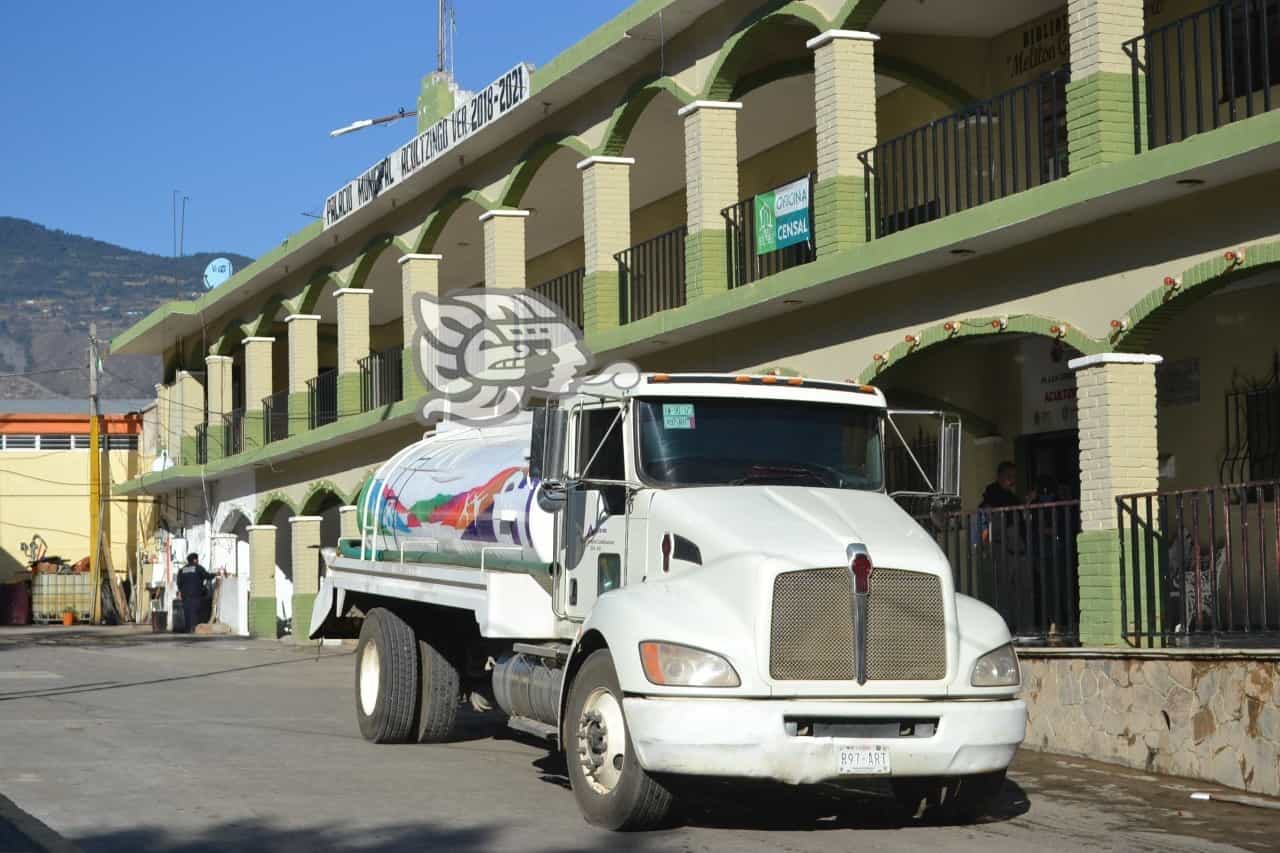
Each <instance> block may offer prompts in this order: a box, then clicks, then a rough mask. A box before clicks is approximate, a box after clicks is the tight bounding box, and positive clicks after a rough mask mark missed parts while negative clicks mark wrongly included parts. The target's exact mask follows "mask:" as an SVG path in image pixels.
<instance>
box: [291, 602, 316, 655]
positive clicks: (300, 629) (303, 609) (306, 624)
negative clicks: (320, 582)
mask: <svg viewBox="0 0 1280 853" xmlns="http://www.w3.org/2000/svg"><path fill="white" fill-rule="evenodd" d="M315 603H316V594H315V593H314V592H295V593H294V594H293V641H294V642H295V643H298V644H300V645H307V644H309V643H311V640H310V639H308V638H307V634H309V633H311V608H312V607H314V606H315Z"/></svg>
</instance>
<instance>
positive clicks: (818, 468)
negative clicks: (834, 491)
mask: <svg viewBox="0 0 1280 853" xmlns="http://www.w3.org/2000/svg"><path fill="white" fill-rule="evenodd" d="M824 475H828V476H824ZM796 478H803V479H807V480H813V481H816V482H817V483H818V485H820V486H827V487H831V488H839V487H840V483H841V481H842V480H843V479H844V478H843V477H842V476H841V474H840V473H839V472H838V471H836V470H834V469H831V468H826V467H824V466H822V465H811V464H807V463H803V462H798V463H791V464H769V465H752V466H751V468H750V469H749V470H748V471H747V473H746V474H745V475H744V476H742V477H739V478H738V479H736V480H730V481H729V485H731V486H743V485H746V484H747V483H752V482H756V483H758V482H760V481H762V480H776V479H784V480H788V479H789V480H794V479H796ZM832 478H834V482H833V481H832Z"/></svg>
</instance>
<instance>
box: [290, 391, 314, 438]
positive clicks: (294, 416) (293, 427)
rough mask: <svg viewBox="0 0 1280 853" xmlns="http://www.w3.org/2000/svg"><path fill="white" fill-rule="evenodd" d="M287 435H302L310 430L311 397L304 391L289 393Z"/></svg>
mask: <svg viewBox="0 0 1280 853" xmlns="http://www.w3.org/2000/svg"><path fill="white" fill-rule="evenodd" d="M288 400H289V404H288V410H289V435H290V436H294V435H302V434H303V433H305V432H307V431H308V430H310V429H311V395H310V394H308V393H307V392H306V391H290V392H289V397H288Z"/></svg>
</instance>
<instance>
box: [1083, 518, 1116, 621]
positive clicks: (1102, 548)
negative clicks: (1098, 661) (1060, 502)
mask: <svg viewBox="0 0 1280 853" xmlns="http://www.w3.org/2000/svg"><path fill="white" fill-rule="evenodd" d="M1076 554H1077V560H1078V563H1079V571H1078V574H1077V583H1078V585H1079V592H1080V643H1081V645H1084V646H1118V645H1121V643H1122V640H1121V637H1120V633H1121V632H1120V625H1121V624H1122V622H1121V613H1120V534H1119V533H1118V532H1117V531H1116V530H1114V529H1111V530H1085V531H1081V532H1080V533H1079V534H1077V535H1076Z"/></svg>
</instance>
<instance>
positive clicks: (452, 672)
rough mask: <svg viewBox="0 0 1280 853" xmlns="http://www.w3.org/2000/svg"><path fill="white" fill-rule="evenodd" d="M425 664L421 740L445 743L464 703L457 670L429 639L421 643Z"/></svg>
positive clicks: (420, 710) (419, 732)
mask: <svg viewBox="0 0 1280 853" xmlns="http://www.w3.org/2000/svg"><path fill="white" fill-rule="evenodd" d="M418 652H419V656H420V658H421V661H422V695H421V697H420V703H419V711H418V715H419V722H418V740H419V742H421V743H444V742H446V741H447V740H449V736H450V735H452V734H453V727H454V723H456V722H457V719H458V703H459V702H460V701H461V699H460V697H461V686H460V685H461V679H460V678H459V676H458V668H457V667H456V666H454V665H453V662H452V661H450V660H449V658H447V657H445V656H444V655H443V654H441V653H440V650H439V649H437V648H436V647H435V646H433V645H431V643H430V642H428V641H427V640H419V641H418Z"/></svg>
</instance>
